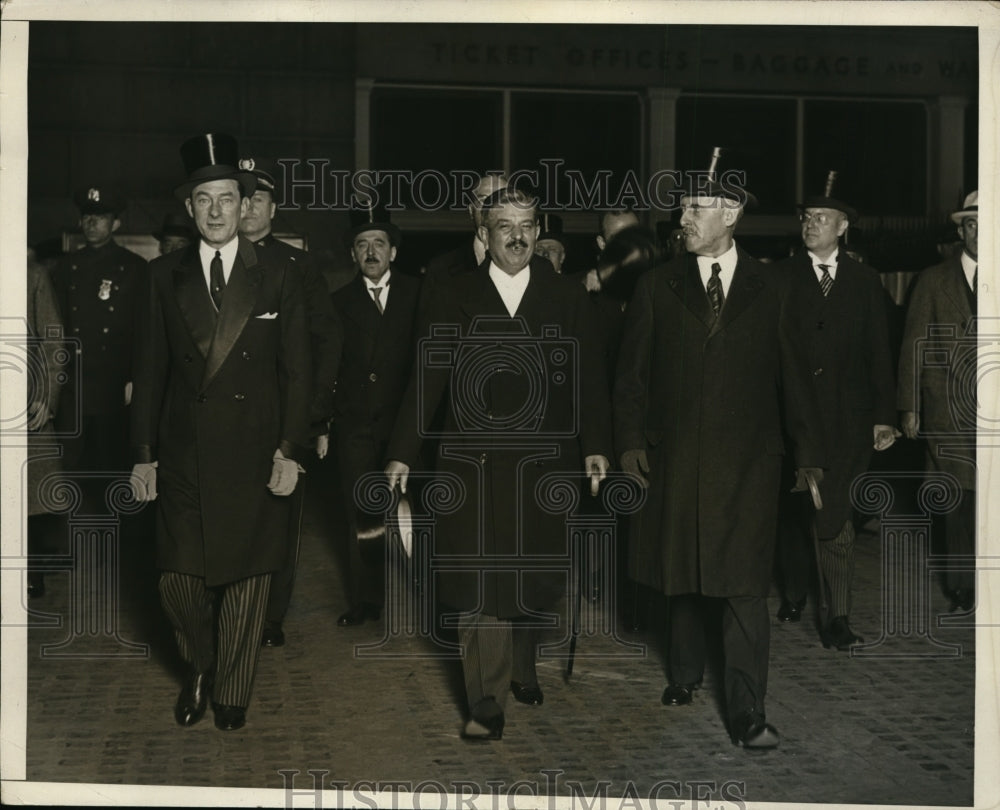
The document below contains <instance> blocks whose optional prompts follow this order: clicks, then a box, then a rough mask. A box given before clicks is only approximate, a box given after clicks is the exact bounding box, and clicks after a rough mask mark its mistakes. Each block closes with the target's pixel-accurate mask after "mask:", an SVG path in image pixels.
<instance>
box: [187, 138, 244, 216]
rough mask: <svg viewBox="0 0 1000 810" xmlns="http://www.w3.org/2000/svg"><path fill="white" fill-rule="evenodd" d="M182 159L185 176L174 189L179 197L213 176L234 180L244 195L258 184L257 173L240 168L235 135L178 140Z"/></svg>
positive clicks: (214, 177) (188, 194) (212, 178)
mask: <svg viewBox="0 0 1000 810" xmlns="http://www.w3.org/2000/svg"><path fill="white" fill-rule="evenodd" d="M181 159H182V160H183V161H184V169H185V170H186V171H187V173H188V177H187V180H185V181H184V182H183V183H181V184H180V185H179V186H177V188H175V189H174V194H175V195H177V197H178V198H180V199H182V200H183V199H186V198H187V197H189V196H191V192H192V190H194V188H195V187H196V186H199V185H201V184H202V183H208V182H211V181H212V180H235V181H236V182H237V183H239V184H240V188H241V189H242V190H243V194H244V196H247V197H249V196H250V195H251V194H253V192H254V189H255V188H256V187H257V177H256V175H254V173H253V172H249V171H243V170H241V169H240V168H239V162H240V150H239V147H238V146H237V144H236V138H234V137H233V136H232V135H227V134H226V133H224V132H209V133H207V134H205V135H195V136H194V137H193V138H189V139H188V140H186V141H185V142H184V143H183V144H181Z"/></svg>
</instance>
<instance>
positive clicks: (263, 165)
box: [237, 157, 278, 197]
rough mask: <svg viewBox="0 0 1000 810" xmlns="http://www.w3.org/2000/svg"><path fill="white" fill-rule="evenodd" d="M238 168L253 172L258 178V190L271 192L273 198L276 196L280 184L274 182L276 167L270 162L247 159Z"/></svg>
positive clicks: (241, 161)
mask: <svg viewBox="0 0 1000 810" xmlns="http://www.w3.org/2000/svg"><path fill="white" fill-rule="evenodd" d="M237 168H239V169H241V170H242V171H245V172H252V173H253V175H254V177H256V178H257V190H258V191H270V192H271V196H272V197H273V196H274V193H275V191H276V190H277V186H278V184H277V183H275V181H274V167H273V166H272V165H271V162H270V161H264V160H261V159H260V158H252V157H246V158H242V159H241V160H240V162H239V165H238V167H237Z"/></svg>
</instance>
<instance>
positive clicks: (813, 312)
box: [775, 172, 900, 650]
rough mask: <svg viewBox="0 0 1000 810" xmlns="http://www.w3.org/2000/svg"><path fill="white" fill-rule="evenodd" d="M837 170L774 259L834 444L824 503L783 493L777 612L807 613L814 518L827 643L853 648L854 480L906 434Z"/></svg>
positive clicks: (880, 297) (870, 280) (879, 312)
mask: <svg viewBox="0 0 1000 810" xmlns="http://www.w3.org/2000/svg"><path fill="white" fill-rule="evenodd" d="M835 177H836V173H835V172H830V174H829V175H828V181H827V185H826V188H825V190H824V193H823V194H822V195H815V196H812V197H807V198H806V199H805V201H804V202H803V204H802V205H801V206H799V208H800V216H799V219H800V220H801V222H802V243H803V245H804V247H805V249H804V250H802V251H800V252H799V253H797V254H796V255H795V256H793V257H791V258H789V259H786V260H785V261H783V262H780V263H779V264H777V265H776V266H775V272H782V273H787V274H788V284H789V298H788V303H789V307H788V312H789V322H790V323H791V326H792V328H793V330H794V334H795V338H794V339H795V342H796V345H798V346H799V347H800V348H801V349H802V350H803V351H804V352H805V353H806V356H807V359H808V364H809V365H808V371H809V375H808V380H809V381H810V383H811V384H812V387H813V390H814V392H815V395H816V403H817V405H818V407H819V416H820V418H821V420H822V423H823V428H824V432H825V435H826V440H827V449H828V455H827V467H826V469H825V471H824V474H823V481H822V483H821V484H820V485H819V491H820V495H821V496H822V500H823V508H822V509H821V510H819V511H815V510H814V508H813V506H812V503H811V501H810V500H809V499H808V496H807V495H805V494H804V493H785V492H783V493H782V496H783V501H787V506H788V509H787V515H786V514H783V519H787V520H788V523H789V525H788V526H785V525H782V531H781V532H780V533H779V541H778V542H779V549H780V550H779V554H778V560H779V563H780V568H781V569H783V570H782V579H783V587H784V598H783V601H782V605H781V608H780V609H779V610H778V619H780V620H781V621H786V622H792V621H798V620H799V618H800V616H801V611H802V608H803V606H804V604H805V599H806V591H807V589H808V585H809V570H810V566H809V557H810V554H809V546H811V545H812V542H813V541H812V530H811V528H810V522H814V525H815V530H816V538H817V546H816V549H815V551H816V553H817V554H818V555H819V559H818V560H817V562H818V565H819V570H820V571H821V572H822V575H823V579H824V581H823V582H821V583H819V586H820V588H826V589H827V599H828V607H829V611H828V612H829V615H827V616H821V617H820V622H821V636H822V639H823V644H824V646H826V647H828V648H829V647H833V648H835V649H838V650H847V649H849V648H850V646H851V645H852V644H854V643H856V642H858V641H862V640H863V639H862V638H861V637H860V636H858V635H857V634H855V633H854V632H853V631H852V629H851V626H850V623H849V616H850V608H851V583H852V579H853V575H854V537H855V526H854V517H855V516H854V510H853V508H852V506H851V495H850V493H851V484H852V482H853V481H854V479H855V478H857V477H858V476H859V475H862V474H863V473H865V472H866V471H867V470H868V465H869V462H870V461H871V457H872V452H873V450H877V451H882V450H885V449H887V448H888V447H890V446H891V445H892V444H893V442H894V441H895V440H896V437H897V436H899V435H900V434H899V432H898V431H897V430H896V429H895V427H894V424H895V422H896V402H895V380H894V372H893V365H892V356H891V350H890V344H889V328H888V325H887V323H886V312H885V304H884V293H883V288H882V282H881V279H880V278H879V275H878V272H877V271H875V270H873V269H872V268H871V267H868V266H866V265H863V264H859V263H858V262H857V261H855V260H854V259H853V258H851V256H850V255H848V252H847V250H846V239H845V235H846V233H847V230H848V228H849V227H850V225H851V224H852V223H854V222H855V221H856V220H857V216H858V215H857V211H855V209H854V208H853V207H852V206H850V205H848V204H847V203H845V202H844V201H842V200H840V199H837V198H835V197H833V196H832V194H833V181H834V179H835ZM785 489H787V487H783V490H785ZM783 523H784V520H783ZM824 601H825V600H824Z"/></svg>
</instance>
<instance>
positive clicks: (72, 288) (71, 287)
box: [69, 265, 76, 290]
mask: <svg viewBox="0 0 1000 810" xmlns="http://www.w3.org/2000/svg"><path fill="white" fill-rule="evenodd" d="M73 269H74V270H76V266H75V265H74V267H73ZM69 288H70V289H71V290H75V289H76V285H75V284H70V285H69Z"/></svg>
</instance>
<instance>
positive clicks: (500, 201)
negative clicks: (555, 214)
mask: <svg viewBox="0 0 1000 810" xmlns="http://www.w3.org/2000/svg"><path fill="white" fill-rule="evenodd" d="M505 205H513V206H514V207H516V208H518V209H521V210H524V211H532V212H533V213H534V215H535V219H538V198H537V197H534V196H532V195H529V194H527V193H525V192H523V191H521V189H519V188H501V189H499V190H498V191H495V192H494V193H493V194H491V195H490V196H489V197H487V198H486V199H485V200H484V201H483V220H482V221H483V225H487V224H488V223H489V219H490V216H491V215H492V213H493V211H495V210H496V209H497V208H502V207H503V206H505Z"/></svg>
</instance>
